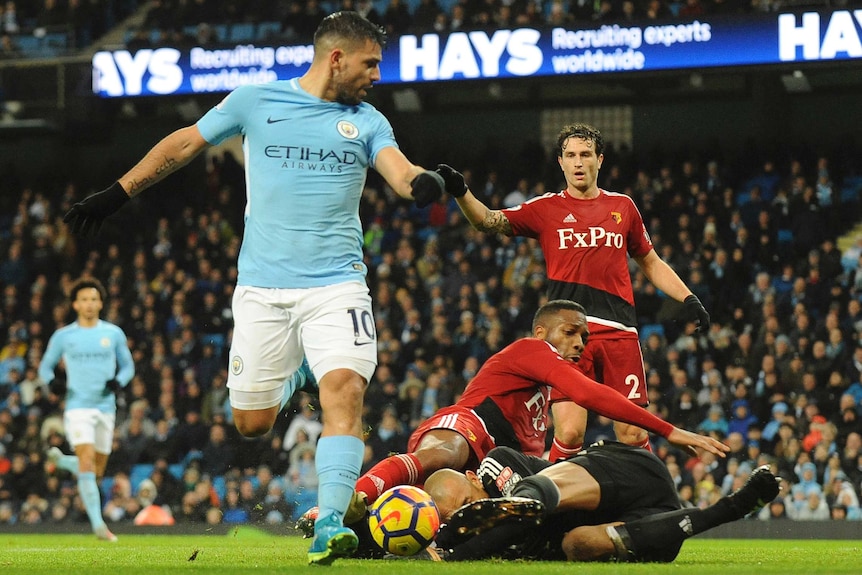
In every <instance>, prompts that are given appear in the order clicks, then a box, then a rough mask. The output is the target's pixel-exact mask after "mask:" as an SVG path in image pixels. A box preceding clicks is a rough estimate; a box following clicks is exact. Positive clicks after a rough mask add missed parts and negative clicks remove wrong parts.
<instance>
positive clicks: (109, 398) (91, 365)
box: [39, 320, 135, 413]
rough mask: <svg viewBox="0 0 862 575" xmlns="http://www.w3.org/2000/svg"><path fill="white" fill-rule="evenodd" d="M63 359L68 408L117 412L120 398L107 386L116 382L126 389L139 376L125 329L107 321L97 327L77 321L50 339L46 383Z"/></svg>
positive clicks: (44, 369)
mask: <svg viewBox="0 0 862 575" xmlns="http://www.w3.org/2000/svg"><path fill="white" fill-rule="evenodd" d="M61 357H62V359H63V362H64V363H65V364H66V386H67V391H66V409H80V408H95V409H98V410H99V411H102V412H103V413H114V412H116V410H117V406H116V398H115V397H114V394H113V393H110V392H108V391H106V390H105V383H106V382H107V381H108V380H110V379H116V380H117V381H119V382H120V384H121V385H122V386H123V387H125V386H126V385H128V383H129V381H131V379H132V377H134V375H135V362H134V360H133V359H132V352H130V351H129V346H128V343H127V342H126V335H125V334H124V333H123V330H121V329H120V328H119V327H117V326H116V325H114V324H112V323H110V322H107V321H103V320H99V322H98V323H97V324H96V325H95V326H93V327H81V326H80V325H78V323H77V322H75V323H71V324H69V325H67V326H64V327H62V328H60V329H58V330H57V331H55V332H54V334H53V335H52V336H51V339H49V340H48V347H47V348H46V349H45V353H44V355H43V356H42V362H41V363H40V364H39V377H40V378H41V379H42V381H45V382H50V381H51V379H53V378H54V368H55V367H56V366H57V364H58V363H59V362H60V358H61Z"/></svg>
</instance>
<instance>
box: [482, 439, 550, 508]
mask: <svg viewBox="0 0 862 575" xmlns="http://www.w3.org/2000/svg"><path fill="white" fill-rule="evenodd" d="M551 465H552V464H551V462H550V461H547V460H545V459H542V458H540V457H535V456H532V455H524V454H523V453H520V452H518V451H516V450H514V449H512V448H510V447H495V448H494V449H492V450H491V451H489V452H488V455H486V456H485V459H483V460H482V463H480V464H479V470H478V471H477V472H476V475H478V476H479V479H481V480H482V485H483V486H484V487H485V491H487V492H488V495H489V496H490V497H511V496H512V495H513V490H514V489H515V486H516V485H517V484H518V483H519V482H520V481H521V480H522V479H523V478H525V477H530V476H531V475H535V474H536V473H538V472H540V471H541V470H543V469H545V468H546V467H550V466H551Z"/></svg>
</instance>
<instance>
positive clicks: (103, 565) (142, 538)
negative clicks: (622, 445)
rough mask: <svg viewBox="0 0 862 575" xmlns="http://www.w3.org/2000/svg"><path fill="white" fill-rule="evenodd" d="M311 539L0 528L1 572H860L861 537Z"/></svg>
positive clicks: (244, 531)
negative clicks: (469, 547)
mask: <svg viewBox="0 0 862 575" xmlns="http://www.w3.org/2000/svg"><path fill="white" fill-rule="evenodd" d="M307 548H308V541H307V540H303V539H300V538H298V537H277V536H273V535H269V534H267V533H264V532H261V531H258V530H256V529H253V528H249V527H242V528H239V529H236V530H234V531H232V532H231V533H229V534H228V535H227V536H222V535H203V536H182V535H177V536H165V535H120V541H119V543H116V544H108V543H102V542H99V541H97V540H96V539H95V538H93V537H92V536H85V535H14V534H3V535H0V573H9V574H10V575H12V574H16V575H17V574H24V573H45V574H50V575H78V574H81V575H87V574H106V575H107V574H111V575H135V574H140V575H159V574H162V573H214V574H222V573H223V574H225V575H253V574H254V575H256V574H263V573H272V574H279V575H284V574H289V573H295V572H297V571H310V570H316V571H320V570H326V569H330V570H332V572H340V573H372V572H373V573H374V574H375V575H377V574H379V575H404V574H408V573H409V574H410V575H413V574H416V575H425V574H428V575H431V574H433V575H447V574H449V573H452V574H456V573H457V574H458V575H506V574H510V573H511V574H512V575H515V574H518V575H520V574H523V573H529V575H546V574H547V575H550V574H557V573H561V574H562V573H565V574H573V573H574V574H577V575H588V574H593V573H598V574H614V575H616V574H626V573H635V574H649V575H652V574H663V573H672V574H673V575H710V574H715V575H734V574H740V575H742V574H744V575H752V574H753V575H762V574H767V573H774V574H782V575H786V574H804V575H826V574H833V573H853V574H858V573H862V541H808V540H805V541H799V540H792V541H777V540H761V539H757V540H749V541H743V540H727V539H693V540H691V541H688V542H686V544H685V545H684V546H683V550H682V553H681V554H680V556H679V558H678V559H677V560H676V562H675V563H673V564H670V565H657V564H644V565H623V564H581V565H573V564H567V563H541V562H539V563H529V564H528V563H526V562H520V561H509V562H501V561H485V562H476V563H458V564H453V563H432V562H429V561H409V562H407V561H386V560H378V561H365V560H355V559H353V560H339V561H336V562H335V564H333V565H332V566H331V567H308V566H307V565H306V560H305V552H306V550H307Z"/></svg>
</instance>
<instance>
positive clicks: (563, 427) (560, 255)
mask: <svg viewBox="0 0 862 575" xmlns="http://www.w3.org/2000/svg"><path fill="white" fill-rule="evenodd" d="M603 152H604V138H603V136H602V134H601V132H600V131H599V130H597V129H596V128H594V127H593V126H589V125H586V124H573V125H569V126H565V127H563V129H562V130H561V131H560V133H559V135H558V136H557V162H558V164H559V166H560V169H561V170H562V172H563V175H564V176H565V179H566V188H565V189H564V190H562V191H560V192H556V193H547V194H544V195H542V196H539V197H537V198H532V199H530V200H528V201H526V202H524V203H523V204H521V205H519V206H515V207H513V208H508V209H504V210H491V209H489V208H488V207H487V206H486V205H485V204H483V203H482V202H481V201H479V200H478V199H477V198H476V197H475V196H474V195H473V194H472V193H471V192H470V190H468V189H467V186H466V185H465V183H464V177H463V176H462V175H461V174H460V173H459V172H457V171H455V170H454V169H453V168H451V167H449V166H447V165H445V164H441V165H439V166H437V172H438V173H439V174H440V175H441V176H443V179H444V180H445V181H446V191H447V192H448V193H449V194H450V195H451V196H453V197H455V199H456V201H457V202H458V205H459V207H460V208H461V211H463V212H464V215H465V216H466V218H467V220H468V221H469V222H470V224H471V225H472V226H473V227H474V228H475V229H477V230H479V231H482V232H488V233H492V232H496V233H501V234H505V235H508V236H525V237H530V238H536V239H538V240H539V243H540V244H541V246H542V252H543V253H544V256H545V260H546V262H547V264H546V265H547V275H548V298H549V299H559V298H564V299H570V300H574V301H577V302H579V303H581V304H583V306H584V307H585V308H586V309H588V310H589V311H590V315H589V316H588V317H587V319H588V321H589V324H590V334H591V336H590V345H588V346H587V347H586V349H585V350H584V354H583V357H582V358H581V361H580V367H581V369H582V370H583V371H584V373H586V374H587V375H588V376H589V377H591V378H592V379H595V380H596V381H599V382H602V383H604V384H605V385H608V386H611V387H613V388H614V389H616V390H617V391H619V392H620V393H621V394H623V395H624V396H626V397H627V398H628V399H629V400H630V401H631V402H632V403H635V404H636V405H640V406H642V407H646V405H647V404H648V398H647V393H646V376H645V374H644V367H643V358H642V356H641V350H640V342H639V341H638V331H637V316H636V314H635V306H634V294H633V291H632V283H631V277H630V273H629V267H628V265H629V262H628V258H629V256H631V258H632V259H634V260H635V262H637V264H638V266H640V268H641V270H643V272H644V275H646V277H647V278H648V279H649V280H650V281H651V282H652V283H653V284H655V286H656V287H657V288H658V289H660V290H661V291H662V292H664V293H665V294H667V296H668V297H670V298H672V299H674V300H677V301H679V302H682V303H683V304H684V308H683V309H684V311H685V315H686V319H688V320H689V321H692V322H693V323H694V325H695V329H697V330H698V331H702V332H705V331H706V330H707V329H708V328H709V314H708V313H707V312H706V309H704V307H703V305H702V304H701V302H700V300H699V299H698V297H697V296H696V295H694V294H693V293H692V292H691V290H690V289H689V288H688V287H687V286H686V285H685V283H684V282H683V281H682V280H681V279H680V277H679V276H678V275H677V273H676V272H675V271H674V270H673V269H672V268H671V267H670V266H669V265H668V264H667V263H666V262H665V261H664V260H662V259H661V258H660V257H659V256H658V254H656V252H655V250H654V249H653V244H652V241H651V240H650V237H649V234H648V233H647V229H646V226H644V222H643V218H642V217H641V214H640V212H639V211H638V209H637V206H635V203H634V202H633V201H632V199H631V198H630V197H628V196H626V195H625V194H620V193H615V192H609V191H606V190H603V189H601V188H599V186H598V183H597V182H598V176H599V170H600V169H601V167H602V162H603V161H604V154H603ZM567 399H570V398H566V397H564V396H563V395H561V394H560V393H559V392H558V391H557V390H554V394H553V395H552V402H553V403H554V406H553V409H552V411H553V415H554V436H555V437H554V443H553V446H552V448H551V453H550V456H549V459H550V460H551V461H556V460H558V459H561V458H566V457H569V456H571V455H573V454H575V453H577V452H578V451H579V450H580V448H581V446H582V445H583V438H584V432H585V430H586V426H587V411H586V409H584V408H585V407H586V406H585V405H583V404H578V403H577V402H575V403H573V402H571V401H567ZM614 427H615V431H616V435H617V439H619V440H620V441H622V442H623V443H627V444H629V445H635V446H638V447H643V448H646V449H649V448H650V444H649V435H648V434H647V432H646V431H645V430H644V429H643V427H642V426H636V425H632V424H631V423H629V422H624V421H620V420H617V422H616V424H615V425H614Z"/></svg>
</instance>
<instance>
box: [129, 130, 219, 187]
mask: <svg viewBox="0 0 862 575" xmlns="http://www.w3.org/2000/svg"><path fill="white" fill-rule="evenodd" d="M208 146H209V142H207V141H206V140H205V139H204V137H203V136H202V135H201V133H200V131H199V130H198V127H197V125H191V126H187V127H185V128H180V129H179V130H176V131H175V132H172V133H171V134H169V135H167V136H165V137H164V138H162V140H161V141H160V142H159V143H158V144H156V145H155V146H153V147H152V149H150V151H149V152H147V154H146V155H145V156H144V157H143V158H142V159H141V161H140V162H138V163H137V164H136V165H135V167H134V168H132V169H131V170H129V171H128V172H126V174H125V175H123V177H122V178H120V180H119V182H120V185H122V186H123V189H124V190H126V193H127V194H128V195H129V197H131V198H134V197H135V196H136V195H138V194H140V193H141V192H143V191H144V190H146V189H147V188H149V187H150V186H152V185H153V184H155V183H156V182H160V181H162V180H163V179H165V178H166V177H167V176H169V175H171V174H173V173H174V172H176V171H177V170H179V169H180V168H182V167H183V166H185V165H186V164H188V163H189V162H191V161H192V160H193V159H194V158H195V157H197V155H198V154H200V153H201V152H202V151H203V150H204V149H205V148H207V147H208Z"/></svg>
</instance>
